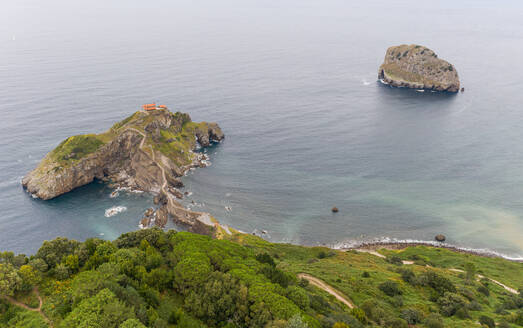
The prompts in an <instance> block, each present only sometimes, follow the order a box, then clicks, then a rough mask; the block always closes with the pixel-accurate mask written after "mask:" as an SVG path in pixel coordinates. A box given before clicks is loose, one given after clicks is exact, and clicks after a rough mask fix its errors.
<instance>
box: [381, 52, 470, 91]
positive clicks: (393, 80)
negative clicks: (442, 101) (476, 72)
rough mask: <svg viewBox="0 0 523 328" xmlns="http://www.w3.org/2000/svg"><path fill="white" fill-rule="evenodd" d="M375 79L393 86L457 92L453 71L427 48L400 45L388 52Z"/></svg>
mask: <svg viewBox="0 0 523 328" xmlns="http://www.w3.org/2000/svg"><path fill="white" fill-rule="evenodd" d="M378 78H379V79H381V80H382V81H383V82H384V83H387V84H390V85H392V86H395V87H407V88H413V89H425V90H434V91H447V92H458V91H459V87H460V83H459V77H458V72H457V71H456V68H455V67H454V66H453V65H452V64H450V63H449V62H447V61H445V60H443V59H440V58H438V55H436V53H435V52H434V51H432V50H430V49H429V48H427V47H424V46H420V45H414V44H411V45H400V46H394V47H390V48H389V49H387V53H386V54H385V60H384V62H383V64H382V65H381V66H380V68H379V70H378Z"/></svg>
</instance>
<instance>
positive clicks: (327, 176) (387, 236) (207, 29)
mask: <svg viewBox="0 0 523 328" xmlns="http://www.w3.org/2000/svg"><path fill="white" fill-rule="evenodd" d="M521 17H523V2H521V1H518V0H515V1H503V0H502V1H496V2H493V1H478V0H464V1H450V0H444V1H436V2H423V1H383V0H380V1H347V0H326V1H317V0H286V1H279V0H278V1H276V0H256V1H254V0H221V1H213V0H201V1H200V0H187V1H170V0H169V1H168V0H163V1H161V0H158V1H139V0H132V1H129V0H125V1H124V0H115V1H101V0H91V1H83V0H82V1H66V0H63V1H57V0H49V1H45V2H42V1H40V0H29V1H28V0H16V1H15V0H8V1H2V3H1V4H0V20H1V21H2V24H0V113H1V119H0V250H12V251H15V252H23V253H27V254H31V253H34V252H35V251H36V250H37V249H38V247H39V246H40V245H41V243H42V241H44V240H48V239H52V238H55V237H57V236H65V237H68V238H75V239H79V240H84V239H85V238H88V237H100V238H106V239H114V238H116V237H117V236H118V235H119V234H121V233H122V232H126V231H130V230H134V229H137V228H138V221H139V219H140V218H141V215H142V213H143V211H144V210H145V208H146V207H148V206H150V204H151V200H152V195H150V194H147V193H141V194H139V193H125V192H121V193H120V196H119V197H116V198H110V197H109V194H110V192H111V190H110V189H109V188H107V187H106V186H105V185H103V184H100V183H93V184H91V185H88V186H85V187H82V188H79V189H78V190H75V191H73V192H71V193H69V194H66V195H64V196H62V197H59V198H56V199H54V200H51V201H42V200H37V199H33V198H32V197H31V196H30V195H29V194H27V193H26V192H24V190H23V189H22V186H21V184H20V181H21V179H22V177H23V176H24V175H25V174H26V173H27V172H28V171H30V170H31V169H33V168H34V167H35V166H36V165H37V163H38V162H39V160H40V159H41V158H42V157H43V156H44V155H45V154H46V153H47V152H48V151H50V150H52V149H53V148H54V147H55V146H56V145H58V143H60V142H61V141H62V140H63V139H65V138H66V137H68V136H70V135H74V134H81V133H90V132H102V131H105V130H106V129H108V128H109V127H110V126H111V125H112V124H113V123H114V122H116V121H119V120H121V119H123V118H124V117H126V116H128V115H130V114H131V113H133V112H134V111H136V110H138V109H139V107H140V105H141V104H143V103H149V102H153V101H157V102H159V103H162V104H166V105H167V106H169V107H170V108H171V110H172V109H174V110H180V111H184V112H188V113H190V115H191V117H192V118H193V120H195V121H201V120H206V121H216V122H218V123H219V124H220V126H221V127H222V129H223V131H224V133H225V134H226V140H225V141H224V142H223V143H221V144H219V145H217V146H214V147H212V148H210V149H208V150H207V151H208V153H209V154H210V157H211V161H212V165H211V166H210V167H208V168H204V169H198V170H196V171H195V172H194V173H193V174H191V175H189V176H187V177H185V178H184V182H185V184H186V188H185V191H191V192H192V193H193V194H192V196H191V197H190V198H188V199H187V200H186V202H190V201H191V200H194V201H195V202H196V203H198V204H199V205H200V206H201V208H198V207H197V208H198V209H201V210H204V211H208V212H210V213H212V214H213V215H214V216H215V217H216V218H217V219H218V220H219V221H220V222H222V223H225V224H228V225H230V226H232V227H235V228H237V229H240V230H243V231H246V232H249V233H250V232H252V231H255V230H259V231H261V230H267V234H266V238H267V239H269V240H271V241H276V242H292V243H300V244H305V245H317V244H327V245H331V246H341V245H349V244H353V243H355V242H362V241H370V240H376V239H378V240H394V239H397V240H406V239H412V240H433V238H434V236H435V235H436V234H439V233H442V234H444V235H446V236H447V241H448V243H449V244H452V245H457V246H460V247H468V248H474V249H485V250H491V251H495V252H498V253H500V254H504V255H505V256H508V257H512V258H521V257H523V91H522V90H523V61H522V60H521V59H522V58H523V42H522V40H523V20H522V19H521ZM403 43H409V44H410V43H416V44H422V45H425V46H427V47H429V48H431V49H433V50H434V51H435V52H436V53H437V54H438V55H439V57H440V58H443V59H446V60H448V61H449V62H451V63H452V64H454V65H455V67H456V68H457V70H458V73H459V75H460V79H461V83H462V85H463V86H464V87H465V92H464V93H460V94H457V95H449V94H440V93H431V92H424V93H421V92H416V91H415V90H406V89H392V88H390V87H388V86H385V85H382V84H381V83H379V82H378V81H377V70H378V67H379V65H380V64H381V62H382V61H383V57H384V55H385V51H386V49H387V47H389V46H391V45H398V44H403ZM115 206H123V207H125V209H126V210H124V211H122V212H120V213H118V214H116V215H114V216H111V217H106V216H105V210H107V209H109V208H111V207H115ZM332 206H337V207H338V208H339V209H340V212H339V213H337V214H332V213H331V211H330V210H331V207H332ZM225 207H230V208H231V210H230V211H228V210H226V209H225ZM122 209H123V208H122Z"/></svg>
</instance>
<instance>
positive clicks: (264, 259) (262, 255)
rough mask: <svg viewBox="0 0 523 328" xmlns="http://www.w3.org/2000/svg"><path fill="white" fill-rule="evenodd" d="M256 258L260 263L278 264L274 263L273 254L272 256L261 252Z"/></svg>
mask: <svg viewBox="0 0 523 328" xmlns="http://www.w3.org/2000/svg"><path fill="white" fill-rule="evenodd" d="M256 260H257V261H258V262H260V263H267V264H269V265H270V266H276V263H274V260H273V258H272V256H270V255H269V254H267V253H260V254H258V255H256Z"/></svg>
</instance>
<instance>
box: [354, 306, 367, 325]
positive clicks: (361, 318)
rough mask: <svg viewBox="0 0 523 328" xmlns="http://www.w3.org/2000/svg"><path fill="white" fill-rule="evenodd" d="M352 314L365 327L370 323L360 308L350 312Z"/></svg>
mask: <svg viewBox="0 0 523 328" xmlns="http://www.w3.org/2000/svg"><path fill="white" fill-rule="evenodd" d="M350 314H352V316H354V318H356V319H358V321H359V322H361V323H362V324H364V325H366V324H367V322H368V321H369V320H368V319H367V316H366V315H365V311H363V310H362V309H360V308H353V309H352V310H351V311H350Z"/></svg>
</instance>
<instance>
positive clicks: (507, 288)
mask: <svg viewBox="0 0 523 328" xmlns="http://www.w3.org/2000/svg"><path fill="white" fill-rule="evenodd" d="M449 271H454V272H461V273H465V271H463V270H461V269H454V268H451V269H449ZM477 277H478V278H477V279H476V280H477V281H480V280H481V279H483V278H486V277H485V276H484V275H481V274H478V275H477ZM487 279H488V280H490V281H492V282H493V283H495V284H496V285H499V286H501V287H503V288H504V289H505V290H507V291H509V292H511V293H512V294H516V295H517V294H519V293H518V291H517V290H515V289H514V288H512V287H509V286H507V285H504V284H502V283H500V282H499V281H497V280H494V279H492V278H487Z"/></svg>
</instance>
